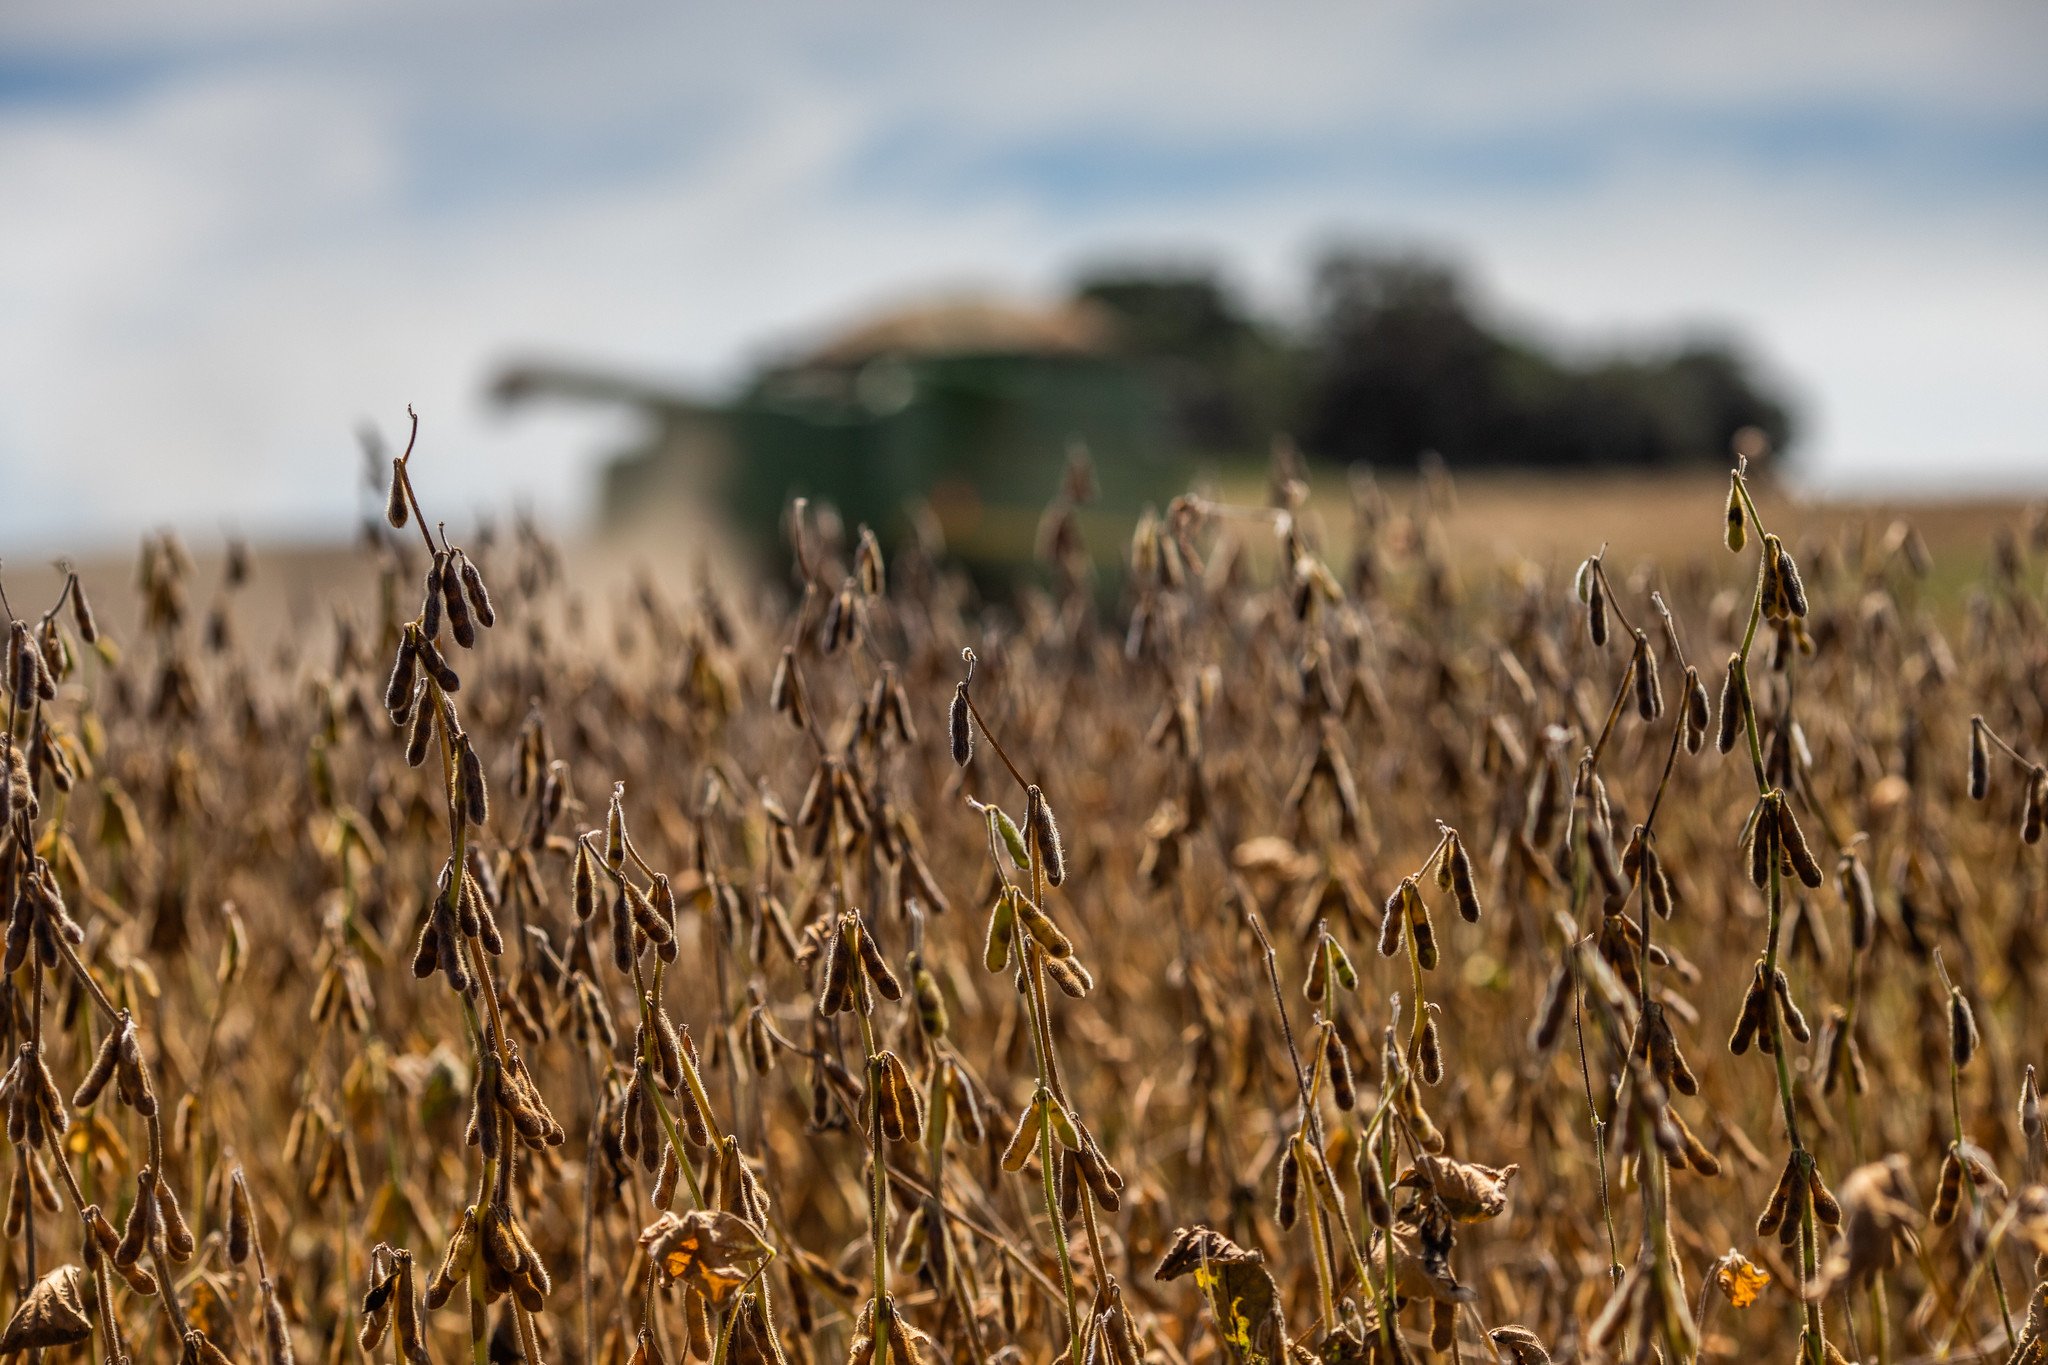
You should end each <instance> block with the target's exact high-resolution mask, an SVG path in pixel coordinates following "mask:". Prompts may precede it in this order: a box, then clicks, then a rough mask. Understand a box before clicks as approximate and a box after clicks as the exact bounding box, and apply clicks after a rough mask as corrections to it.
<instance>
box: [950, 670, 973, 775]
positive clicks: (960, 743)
mask: <svg viewBox="0 0 2048 1365" xmlns="http://www.w3.org/2000/svg"><path fill="white" fill-rule="evenodd" d="M946 734H947V737H948V738H949V739H950V740H951V741H952V745H953V762H954V763H955V764H957V765H958V766H960V767H962V768H964V767H966V766H967V764H968V762H969V760H971V759H972V758H973V757H974V719H973V717H972V716H971V715H969V714H968V704H967V684H966V683H964V682H963V683H959V684H956V685H955V686H954V688H953V706H952V709H951V710H950V711H948V712H947V714H946Z"/></svg>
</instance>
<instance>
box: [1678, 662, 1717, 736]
mask: <svg viewBox="0 0 2048 1365" xmlns="http://www.w3.org/2000/svg"><path fill="white" fill-rule="evenodd" d="M1713 724H1714V708H1713V703H1712V701H1711V700H1710V699H1709V698H1708V696H1707V685H1706V684H1705V683H1704V682H1702V681H1700V671H1699V669H1697V668H1693V667H1691V666H1688V667H1687V668H1686V670H1685V751H1686V752H1687V753H1689V754H1696V753H1698V752H1699V751H1700V750H1702V749H1704V748H1705V747H1706V745H1707V731H1708V730H1710V729H1711V728H1713Z"/></svg>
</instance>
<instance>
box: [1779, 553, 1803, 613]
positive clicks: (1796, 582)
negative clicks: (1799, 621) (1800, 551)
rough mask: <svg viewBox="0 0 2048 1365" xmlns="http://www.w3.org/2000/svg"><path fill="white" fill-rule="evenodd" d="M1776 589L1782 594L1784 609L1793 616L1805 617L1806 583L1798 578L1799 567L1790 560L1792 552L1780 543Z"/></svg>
mask: <svg viewBox="0 0 2048 1365" xmlns="http://www.w3.org/2000/svg"><path fill="white" fill-rule="evenodd" d="M1778 589H1779V592H1780V593H1781V594H1782V596H1783V599H1784V602H1785V609H1786V610H1787V611H1789V612H1791V613H1792V614H1793V615H1794V616H1798V617H1804V616H1805V615H1806V583H1805V581H1804V580H1803V579H1801V578H1800V576H1799V565H1798V563H1797V562H1796V561H1795V560H1794V559H1793V558H1792V552H1791V551H1789V550H1787V549H1786V548H1785V547H1784V545H1783V544H1782V543H1781V544H1780V545H1779V546H1778Z"/></svg>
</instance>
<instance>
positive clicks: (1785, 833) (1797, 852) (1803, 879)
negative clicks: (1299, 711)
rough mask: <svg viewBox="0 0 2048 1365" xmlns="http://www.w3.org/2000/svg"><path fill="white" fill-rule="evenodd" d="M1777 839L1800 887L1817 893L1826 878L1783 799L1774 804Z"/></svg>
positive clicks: (1804, 835)
mask: <svg viewBox="0 0 2048 1365" xmlns="http://www.w3.org/2000/svg"><path fill="white" fill-rule="evenodd" d="M1775 810H1776V813H1777V820H1778V838H1779V840H1780V842H1781V843H1783V845H1784V848H1785V854H1786V856H1787V857H1788V858H1789V859H1790V861H1791V863H1792V871H1793V872H1794V873H1795V874H1796V875H1797V876H1798V878H1799V882H1800V885H1802V886H1804V887H1806V888H1807V890H1809V891H1817V890H1819V889H1820V884H1821V883H1822V882H1823V881H1825V880H1826V877H1825V876H1824V875H1823V874H1822V872H1821V870H1820V862H1819V860H1818V859H1816V858H1815V857H1814V856H1813V849H1812V848H1811V847H1810V846H1809V845H1808V844H1807V842H1806V834H1805V832H1804V831H1802V830H1801V829H1800V828H1799V821H1798V820H1797V819H1796V818H1794V816H1793V814H1792V805H1791V803H1790V802H1788V801H1786V800H1785V799H1784V798H1783V797H1780V798H1779V799H1778V801H1777V803H1776V806H1775Z"/></svg>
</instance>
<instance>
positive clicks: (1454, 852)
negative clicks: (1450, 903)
mask: <svg viewBox="0 0 2048 1365" xmlns="http://www.w3.org/2000/svg"><path fill="white" fill-rule="evenodd" d="M1444 862H1445V864H1446V866H1448V868H1449V869H1450V880H1451V896H1452V899H1454V900H1455V901H1456V902H1457V906H1458V914H1459V916H1460V917H1461V918H1463V919H1464V921H1465V922H1466V923H1467V924H1477V923H1478V922H1479V916H1480V913H1481V911H1480V905H1479V890H1478V888H1477V886H1475V885H1474V882H1473V878H1472V855H1471V854H1470V853H1468V852H1466V850H1465V841H1464V840H1463V839H1461V838H1459V837H1458V833H1457V831H1456V830H1453V831H1451V836H1450V847H1449V848H1448V849H1447V850H1446V851H1445V854H1444Z"/></svg>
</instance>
